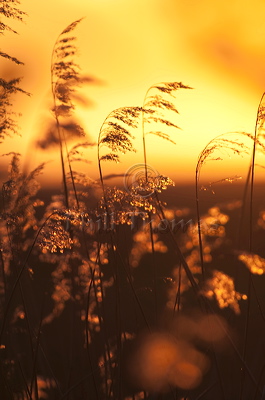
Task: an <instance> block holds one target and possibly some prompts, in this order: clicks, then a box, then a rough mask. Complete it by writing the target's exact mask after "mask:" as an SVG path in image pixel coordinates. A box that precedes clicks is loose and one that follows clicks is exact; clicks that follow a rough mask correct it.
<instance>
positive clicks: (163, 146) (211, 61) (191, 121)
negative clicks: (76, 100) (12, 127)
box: [0, 0, 265, 184]
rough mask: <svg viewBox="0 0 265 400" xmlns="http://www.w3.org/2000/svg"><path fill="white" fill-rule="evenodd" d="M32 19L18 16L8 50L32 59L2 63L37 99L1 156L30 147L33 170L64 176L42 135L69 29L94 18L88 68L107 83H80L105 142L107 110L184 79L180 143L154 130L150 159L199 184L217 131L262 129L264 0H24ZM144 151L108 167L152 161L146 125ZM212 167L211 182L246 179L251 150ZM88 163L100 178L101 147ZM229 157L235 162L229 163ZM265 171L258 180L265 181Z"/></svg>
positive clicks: (84, 26) (82, 54) (179, 98)
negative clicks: (57, 51) (57, 50)
mask: <svg viewBox="0 0 265 400" xmlns="http://www.w3.org/2000/svg"><path fill="white" fill-rule="evenodd" d="M20 8H21V9H22V10H23V11H25V12H26V13H27V14H28V16H27V17H25V23H22V24H21V23H17V22H15V21H11V22H10V24H12V26H13V27H14V28H15V29H16V30H17V31H18V32H19V36H18V35H14V34H12V33H6V35H5V37H2V43H3V44H2V48H3V51H7V52H9V53H12V55H14V56H15V57H17V58H19V59H21V60H22V61H24V63H25V66H22V67H21V66H18V67H17V66H15V65H14V66H13V65H10V62H8V61H7V62H2V64H1V67H0V68H1V75H2V76H4V77H10V78H13V77H17V76H23V77H24V78H23V81H22V83H21V86H22V87H23V89H24V90H26V91H28V92H30V93H31V94H32V96H31V97H30V98H27V97H26V96H22V95H17V96H16V99H15V101H14V107H15V108H14V109H15V111H17V112H21V113H22V116H21V117H20V118H19V125H20V126H21V130H20V133H21V137H18V136H16V137H14V138H12V139H10V140H7V141H6V142H5V143H4V144H2V145H1V146H2V150H1V154H3V153H6V152H8V151H16V152H20V153H22V154H23V158H22V160H23V163H24V165H25V168H33V167H35V166H36V165H38V164H39V163H40V162H42V161H50V162H49V163H48V164H47V167H46V169H45V172H44V175H43V177H42V179H43V182H49V184H51V182H53V183H55V184H58V182H59V183H60V180H61V176H60V173H59V172H58V176H57V175H56V174H54V170H55V168H57V167H58V171H59V152H58V149H56V148H50V149H49V150H46V151H43V150H41V149H40V148H38V146H37V147H36V141H37V140H41V138H42V135H43V134H44V133H45V129H46V124H47V120H48V119H49V118H51V112H50V111H49V108H50V107H51V104H52V103H51V84H50V82H51V79H50V65H51V54H52V49H53V46H54V43H55V41H56V39H57V37H58V35H59V34H60V32H61V31H62V30H63V29H64V28H65V27H66V26H67V25H68V24H70V23H71V22H73V21H74V20H76V19H79V18H82V17H85V18H84V20H83V21H82V22H81V23H80V25H79V26H78V27H77V29H76V30H75V31H74V34H75V35H76V36H77V42H76V44H77V47H78V49H79V51H78V53H79V54H78V58H77V60H76V61H77V63H78V64H79V65H80V67H81V69H82V72H83V73H84V74H87V75H90V76H93V77H95V78H97V79H98V82H97V83H95V84H91V85H86V86H84V87H83V88H82V89H80V94H81V95H82V96H84V97H85V98H86V99H87V100H88V101H87V102H84V104H83V105H81V106H80V105H79V106H78V108H77V110H76V114H77V117H78V118H79V120H80V123H81V124H82V126H83V127H84V128H85V131H86V132H87V135H88V138H89V140H90V141H91V142H96V141H97V137H98V133H99V129H100V126H101V124H102V123H103V121H104V119H105V117H106V116H107V115H108V113H110V112H111V111H112V110H114V109H116V108H118V107H121V106H141V105H142V104H143V99H144V96H145V94H146V91H147V90H148V88H149V87H150V86H151V85H153V84H156V83H159V82H165V81H177V82H182V83H183V84H185V85H188V86H191V87H192V88H193V90H180V91H178V92H177V94H176V99H175V102H176V103H175V104H176V107H177V109H178V110H179V115H177V116H176V117H175V118H176V119H175V121H174V123H176V124H177V125H178V126H179V127H181V129H174V130H171V131H170V134H171V137H172V139H173V140H174V141H175V142H176V145H173V144H172V143H170V142H168V141H164V140H162V139H160V138H158V137H154V136H151V135H149V136H147V161H148V164H149V165H150V166H152V167H153V168H155V169H156V170H158V171H159V173H161V174H164V175H167V176H169V177H170V178H171V179H173V180H175V181H176V182H181V183H192V182H194V175H195V174H194V172H195V168H196V163H197V159H198V155H199V153H200V152H201V151H202V150H203V148H204V147H205V146H206V145H207V143H208V142H209V141H210V140H212V139H213V138H214V137H215V136H216V135H219V134H222V133H226V132H232V131H245V132H249V133H254V129H255V120H256V113H257V107H258V104H259V101H260V98H261V95H262V93H263V91H264V88H265V74H264V68H265V47H264V37H265V25H264V23H263V21H264V15H265V3H264V2H263V1H261V0H254V1H252V2H251V3H249V2H248V1H247V0H243V1H242V0H241V1H237V0H235V1H233V2H228V1H223V0H222V1H221V0H216V1H215V2H211V1H209V0H201V1H200V2H198V1H195V0H186V1H185V2H183V1H178V0H177V1H176V0H145V1H140V0H97V1H95V0H89V1H85V0H75V1H72V0H56V2H55V1H51V0H46V1H45V2H41V3H40V2H32V1H30V0H23V1H22V2H21V7H20ZM135 146H136V148H137V150H138V151H137V153H134V154H129V155H127V154H126V155H125V156H123V157H121V161H122V163H121V164H118V165H115V164H114V163H112V164H108V165H106V167H105V168H106V171H105V173H106V174H107V173H110V169H111V172H113V173H114V174H122V173H124V172H125V171H126V170H127V169H128V168H129V167H130V166H131V165H133V164H136V163H141V162H143V152H142V139H141V132H140V131H139V134H138V135H137V137H136V139H135ZM226 156H227V155H224V161H219V162H217V161H216V162H214V164H213V162H211V163H209V164H208V165H205V168H204V169H203V171H202V174H201V179H202V180H203V179H205V180H206V181H211V182H212V181H213V180H217V179H222V178H226V177H229V176H234V175H240V176H242V177H243V179H244V177H246V174H247V169H248V166H249V160H250V155H249V156H248V155H246V156H244V157H238V156H237V157H236V156H235V157H232V159H230V155H229V156H228V157H226ZM85 157H86V158H87V160H89V161H90V163H89V164H85V163H84V164H83V165H82V166H81V167H79V168H81V169H82V170H83V172H84V173H87V174H88V175H89V176H90V177H92V178H93V179H97V178H98V171H97V161H96V148H95V147H91V148H90V149H89V150H87V153H86V154H85ZM226 159H227V160H226ZM263 171H264V169H263V168H257V169H256V179H259V180H261V179H263Z"/></svg>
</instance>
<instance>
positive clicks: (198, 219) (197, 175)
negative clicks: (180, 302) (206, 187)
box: [195, 164, 205, 281]
mask: <svg viewBox="0 0 265 400" xmlns="http://www.w3.org/2000/svg"><path fill="white" fill-rule="evenodd" d="M199 173H200V171H199V168H198V164H197V167H196V173H195V194H196V213H197V224H198V238H199V250H200V260H201V273H202V280H203V281H204V278H205V274H204V261H203V245H202V232H201V216H200V207H199V189H198V183H199Z"/></svg>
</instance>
